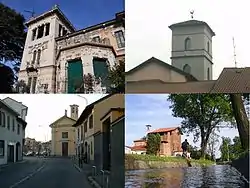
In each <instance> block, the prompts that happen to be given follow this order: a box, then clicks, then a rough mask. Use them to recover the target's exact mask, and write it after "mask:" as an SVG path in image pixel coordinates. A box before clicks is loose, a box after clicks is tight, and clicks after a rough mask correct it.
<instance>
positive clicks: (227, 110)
mask: <svg viewBox="0 0 250 188" xmlns="http://www.w3.org/2000/svg"><path fill="white" fill-rule="evenodd" d="M168 100H169V101H170V102H171V103H172V105H171V106H170V108H171V109H172V111H173V116H174V117H179V118H182V119H183V121H182V125H181V129H182V131H183V132H184V133H193V135H194V142H197V141H198V140H199V139H200V140H201V145H200V146H201V156H202V157H203V158H204V157H205V151H206V149H207V144H208V141H209V137H210V135H211V133H212V132H213V131H214V129H216V128H218V126H219V125H220V124H221V123H225V122H226V123H232V122H233V120H234V119H233V114H232V110H231V106H230V102H229V97H228V95H224V94H182V95H177V94H171V95H170V96H169V98H168ZM227 126H229V124H227Z"/></svg>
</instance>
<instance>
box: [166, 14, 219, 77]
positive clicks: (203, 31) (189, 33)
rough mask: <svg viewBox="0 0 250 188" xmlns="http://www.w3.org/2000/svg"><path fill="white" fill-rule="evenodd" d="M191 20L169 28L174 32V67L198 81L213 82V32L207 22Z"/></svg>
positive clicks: (172, 59)
mask: <svg viewBox="0 0 250 188" xmlns="http://www.w3.org/2000/svg"><path fill="white" fill-rule="evenodd" d="M193 13H194V12H193V11H192V12H191V20H188V21H185V22H180V23H176V24H173V25H171V26H169V28H170V29H171V30H172V53H171V61H172V62H171V64H172V66H174V67H176V68H178V69H181V70H183V71H185V72H187V73H189V74H191V75H193V76H194V77H195V78H197V79H198V80H212V79H213V78H212V76H213V61H212V57H213V56H212V37H213V36H215V33H214V32H213V30H212V29H211V28H210V27H209V25H208V24H207V23H206V22H203V21H199V20H194V19H193Z"/></svg>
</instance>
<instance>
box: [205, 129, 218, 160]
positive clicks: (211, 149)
mask: <svg viewBox="0 0 250 188" xmlns="http://www.w3.org/2000/svg"><path fill="white" fill-rule="evenodd" d="M218 142H219V135H218V134H216V133H215V131H213V132H212V133H211V135H210V136H209V140H208V148H207V154H208V155H209V156H211V159H212V160H215V151H216V149H217V144H218Z"/></svg>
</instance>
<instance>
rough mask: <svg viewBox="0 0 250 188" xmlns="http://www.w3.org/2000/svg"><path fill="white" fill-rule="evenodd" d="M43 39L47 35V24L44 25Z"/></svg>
mask: <svg viewBox="0 0 250 188" xmlns="http://www.w3.org/2000/svg"><path fill="white" fill-rule="evenodd" d="M43 26H44V27H43V37H44V36H45V33H46V24H43Z"/></svg>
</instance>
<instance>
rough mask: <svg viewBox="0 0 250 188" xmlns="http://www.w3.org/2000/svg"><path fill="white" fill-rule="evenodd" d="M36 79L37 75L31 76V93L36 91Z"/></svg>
mask: <svg viewBox="0 0 250 188" xmlns="http://www.w3.org/2000/svg"><path fill="white" fill-rule="evenodd" d="M36 81H37V77H34V78H33V84H32V90H31V91H32V93H35V92H36Z"/></svg>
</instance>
